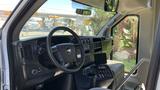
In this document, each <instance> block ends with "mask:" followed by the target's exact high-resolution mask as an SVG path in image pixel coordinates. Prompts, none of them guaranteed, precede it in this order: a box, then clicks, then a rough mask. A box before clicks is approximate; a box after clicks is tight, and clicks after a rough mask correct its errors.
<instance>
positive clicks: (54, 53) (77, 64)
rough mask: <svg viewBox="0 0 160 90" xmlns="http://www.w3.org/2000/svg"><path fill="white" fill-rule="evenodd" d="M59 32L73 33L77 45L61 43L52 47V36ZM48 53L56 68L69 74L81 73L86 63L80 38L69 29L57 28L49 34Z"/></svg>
mask: <svg viewBox="0 0 160 90" xmlns="http://www.w3.org/2000/svg"><path fill="white" fill-rule="evenodd" d="M59 30H63V31H67V32H69V33H71V35H72V36H73V39H74V40H75V41H76V43H75V42H71V43H61V44H56V45H53V46H52V43H53V40H52V36H53V34H54V33H55V32H56V31H59ZM51 42H52V43H51ZM47 52H48V54H49V57H50V59H51V61H52V62H53V63H54V65H55V66H56V67H58V68H60V69H61V70H63V71H66V72H69V73H71V72H76V71H79V70H80V69H81V67H82V66H83V65H84V62H85V53H84V48H83V45H82V43H81V40H80V38H79V36H78V35H77V34H76V33H75V32H73V31H72V30H71V29H69V28H67V27H63V26H60V27H55V28H53V30H52V31H51V32H50V33H49V34H48V37H47Z"/></svg>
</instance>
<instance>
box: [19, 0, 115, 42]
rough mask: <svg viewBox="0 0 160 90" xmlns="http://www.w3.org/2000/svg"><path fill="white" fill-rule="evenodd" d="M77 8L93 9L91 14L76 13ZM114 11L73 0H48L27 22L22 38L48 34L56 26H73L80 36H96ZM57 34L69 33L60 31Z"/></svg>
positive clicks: (21, 34) (21, 33)
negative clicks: (106, 10) (110, 11)
mask: <svg viewBox="0 0 160 90" xmlns="http://www.w3.org/2000/svg"><path fill="white" fill-rule="evenodd" d="M76 9H87V10H91V15H79V14H76ZM113 16H114V13H109V12H105V11H103V10H100V9H96V8H93V7H89V6H85V5H82V4H79V3H75V2H72V1H71V0H48V1H47V2H46V3H45V4H44V5H42V6H41V7H40V8H39V9H38V10H37V11H36V13H34V15H33V16H32V17H31V18H30V19H29V20H28V21H27V22H26V24H25V25H24V27H23V28H22V31H21V32H20V36H19V38H20V39H26V38H34V37H42V36H47V35H48V33H49V32H50V31H51V30H52V29H53V28H54V27H56V26H65V27H69V28H71V29H72V30H73V31H74V32H76V33H77V34H78V35H79V36H95V35H96V34H97V33H98V32H99V31H100V30H101V28H102V27H103V26H104V25H105V24H106V23H107V22H108V20H109V19H110V18H111V17H113ZM55 34H56V35H68V33H67V32H63V31H59V32H57V33H55Z"/></svg>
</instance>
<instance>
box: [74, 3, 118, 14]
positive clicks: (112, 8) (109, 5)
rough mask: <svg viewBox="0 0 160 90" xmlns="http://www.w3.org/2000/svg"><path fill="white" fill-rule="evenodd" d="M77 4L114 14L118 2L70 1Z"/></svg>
mask: <svg viewBox="0 0 160 90" xmlns="http://www.w3.org/2000/svg"><path fill="white" fill-rule="evenodd" d="M72 1H74V2H77V3H81V4H85V5H88V6H92V7H96V8H99V9H103V10H105V11H108V12H116V10H117V8H118V3H119V0H72Z"/></svg>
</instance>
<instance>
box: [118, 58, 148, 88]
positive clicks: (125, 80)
mask: <svg viewBox="0 0 160 90" xmlns="http://www.w3.org/2000/svg"><path fill="white" fill-rule="evenodd" d="M144 61H145V59H141V60H140V61H139V62H138V63H137V64H136V66H135V67H134V68H133V69H132V70H131V71H130V72H129V73H128V75H127V76H126V77H125V78H124V79H123V81H122V82H121V83H120V84H119V85H118V86H117V87H116V89H115V90H120V89H121V87H122V86H123V85H124V84H125V83H126V82H127V81H128V79H129V78H130V77H131V75H132V74H133V73H134V72H135V71H136V70H137V69H138V68H139V67H140V66H141V65H142V64H143V63H144Z"/></svg>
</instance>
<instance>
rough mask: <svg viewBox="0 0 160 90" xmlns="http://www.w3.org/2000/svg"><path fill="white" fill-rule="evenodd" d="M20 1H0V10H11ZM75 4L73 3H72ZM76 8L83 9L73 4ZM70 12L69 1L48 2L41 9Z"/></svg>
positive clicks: (70, 4)
mask: <svg viewBox="0 0 160 90" xmlns="http://www.w3.org/2000/svg"><path fill="white" fill-rule="evenodd" d="M19 1H20V0H0V10H13V9H14V7H15V6H16V5H17V4H18V2H19ZM74 4H75V3H74ZM75 5H76V6H80V7H84V6H83V5H79V4H75ZM44 7H45V8H49V9H61V10H72V9H73V8H75V7H74V6H72V1H71V0H48V1H47V2H45V3H44V4H43V6H42V7H41V9H42V8H44Z"/></svg>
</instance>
